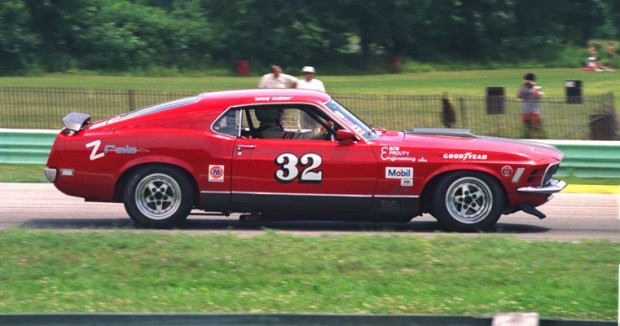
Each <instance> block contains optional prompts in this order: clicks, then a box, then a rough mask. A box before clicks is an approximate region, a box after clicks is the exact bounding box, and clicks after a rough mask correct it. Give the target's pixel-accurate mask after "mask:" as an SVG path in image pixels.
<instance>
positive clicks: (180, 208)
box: [123, 165, 194, 228]
mask: <svg viewBox="0 0 620 326" xmlns="http://www.w3.org/2000/svg"><path fill="white" fill-rule="evenodd" d="M123 201H124V203H125V210H126V211H127V213H128V214H129V216H130V217H131V219H132V220H134V222H136V224H138V225H140V226H144V227H153V228H169V227H173V226H177V225H179V224H181V223H182V222H184V221H185V220H186V219H187V216H188V215H189V213H190V211H191V209H192V206H193V202H194V195H193V187H192V185H191V182H190V180H189V178H188V177H187V176H186V175H185V174H184V173H182V172H181V171H179V170H178V169H176V168H174V167H170V166H164V165H152V166H147V167H144V168H141V169H139V170H138V171H136V172H134V173H133V174H132V175H131V177H130V178H129V181H128V182H127V185H126V187H125V192H124V198H123Z"/></svg>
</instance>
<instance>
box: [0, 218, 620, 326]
mask: <svg viewBox="0 0 620 326" xmlns="http://www.w3.org/2000/svg"><path fill="white" fill-rule="evenodd" d="M0 243H1V244H2V250H1V251H0V281H1V282H0V312H3V313H14V312H255V313H259V312H298V313H313V312H329V313H390V314H394V313H415V314H466V315H483V314H493V313H497V312H501V311H537V312H539V313H540V314H541V315H542V316H547V317H566V318H575V319H596V320H612V319H614V318H615V317H616V308H617V302H618V301H617V300H618V298H617V293H618V288H617V285H618V280H617V275H618V265H617V264H618V257H620V247H619V246H618V245H616V244H611V243H608V242H580V243H558V242H540V241H537V242H528V241H519V240H513V239H506V238H499V237H477V238H464V237H457V236H440V237H434V238H432V239H428V238H425V239H421V238H415V237H413V236H367V235H347V236H338V237H333V236H324V237H297V236H289V235H281V234H277V233H274V232H267V233H266V234H264V235H262V236H257V237H251V238H240V237H237V236H232V235H188V234H186V233H175V232H169V233H162V232H149V233H135V232H131V233H128V231H123V230H118V231H115V232H58V231H24V230H5V231H1V232H0Z"/></svg>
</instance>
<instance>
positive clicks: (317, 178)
mask: <svg viewBox="0 0 620 326" xmlns="http://www.w3.org/2000/svg"><path fill="white" fill-rule="evenodd" d="M275 162H276V165H278V166H279V167H280V169H279V170H277V171H276V174H275V176H276V180H278V182H281V183H290V182H292V181H293V180H295V179H299V183H320V182H321V181H323V171H317V169H318V168H320V167H321V163H323V159H322V158H321V157H320V156H319V155H317V154H314V153H308V154H304V155H302V156H301V157H300V158H297V156H295V154H291V153H284V154H280V155H279V156H278V157H276V161H275ZM300 170H301V173H300Z"/></svg>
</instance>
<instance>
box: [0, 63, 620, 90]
mask: <svg viewBox="0 0 620 326" xmlns="http://www.w3.org/2000/svg"><path fill="white" fill-rule="evenodd" d="M529 71H532V72H534V73H536V75H537V76H538V84H540V85H541V86H543V87H544V90H545V94H546V96H552V97H556V96H564V95H565V86H564V81H565V80H574V79H577V80H582V81H583V89H584V94H585V95H588V94H601V93H605V92H615V93H618V92H619V91H620V86H619V85H618V83H617V74H618V72H584V71H582V70H581V69H577V68H565V69H500V70H469V71H440V72H424V73H401V74H385V75H362V76H359V75H358V76H323V75H320V74H319V75H318V76H317V77H318V78H319V79H321V80H322V81H323V82H324V83H325V86H326V88H327V90H328V92H330V93H331V92H333V93H354V94H410V95H416V94H422V95H427V94H442V93H443V92H449V93H453V94H458V95H472V96H484V95H485V89H486V87H489V86H497V87H505V88H506V92H507V96H510V95H512V94H513V93H515V92H516V90H517V88H518V87H519V83H520V81H521V79H522V78H523V75H524V74H525V73H526V72H529ZM265 72H266V71H265ZM289 73H291V74H293V75H296V74H297V73H296V72H294V71H293V72H289ZM259 77H260V76H253V77H219V76H201V77H196V76H193V77H126V76H89V75H60V74H58V75H46V76H40V77H0V87H3V86H21V87H60V88H83V89H116V90H126V89H132V90H152V91H163V92H196V93H197V92H204V91H217V90H227V89H244V88H256V87H257V85H258V79H259Z"/></svg>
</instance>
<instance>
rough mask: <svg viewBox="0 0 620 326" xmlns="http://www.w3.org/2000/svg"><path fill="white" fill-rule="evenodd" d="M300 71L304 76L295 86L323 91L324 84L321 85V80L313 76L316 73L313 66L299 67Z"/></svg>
mask: <svg viewBox="0 0 620 326" xmlns="http://www.w3.org/2000/svg"><path fill="white" fill-rule="evenodd" d="M301 73H302V74H303V75H304V78H303V79H301V80H299V81H298V82H297V88H299V89H311V90H315V91H321V92H323V93H325V86H324V85H323V82H322V81H320V80H318V79H316V78H314V76H315V74H316V70H315V69H314V67H311V66H305V67H303V68H302V69H301Z"/></svg>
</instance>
